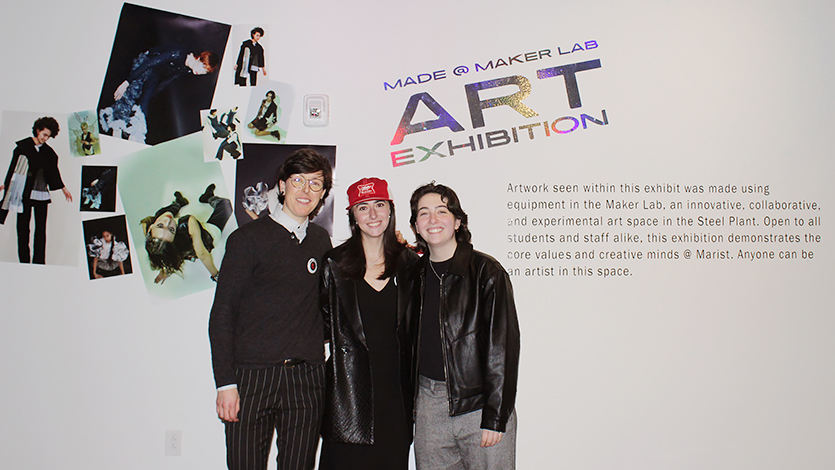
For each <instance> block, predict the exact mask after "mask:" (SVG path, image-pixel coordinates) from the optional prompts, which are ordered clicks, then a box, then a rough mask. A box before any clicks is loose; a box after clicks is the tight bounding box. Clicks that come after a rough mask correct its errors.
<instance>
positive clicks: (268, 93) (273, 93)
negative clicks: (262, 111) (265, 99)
mask: <svg viewBox="0 0 835 470" xmlns="http://www.w3.org/2000/svg"><path fill="white" fill-rule="evenodd" d="M267 95H273V97H272V98H270V99H271V100H273V101H275V92H274V91H272V90H270V91H268V92H267V93H266V94H265V95H264V96H267Z"/></svg>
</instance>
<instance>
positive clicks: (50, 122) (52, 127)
mask: <svg viewBox="0 0 835 470" xmlns="http://www.w3.org/2000/svg"><path fill="white" fill-rule="evenodd" d="M42 129H49V131H50V132H51V133H52V135H51V137H52V138H55V136H57V135H58V131H59V130H61V128H60V127H58V121H56V120H55V118H53V117H49V116H44V117H41V118H38V119H36V120H35V124H34V125H32V135H33V136H35V137H37V136H38V132H40V131H41V130H42Z"/></svg>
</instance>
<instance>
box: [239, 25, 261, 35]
mask: <svg viewBox="0 0 835 470" xmlns="http://www.w3.org/2000/svg"><path fill="white" fill-rule="evenodd" d="M255 33H258V34H260V35H261V37H264V30H263V28H261V27H260V26H256V27H254V28H252V31H250V32H249V37H251V38H252V37H255ZM238 37H240V36H238Z"/></svg>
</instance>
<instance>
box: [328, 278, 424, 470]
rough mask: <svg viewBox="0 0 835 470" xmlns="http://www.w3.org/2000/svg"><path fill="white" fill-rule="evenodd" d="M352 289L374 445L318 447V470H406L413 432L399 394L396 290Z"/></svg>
mask: <svg viewBox="0 0 835 470" xmlns="http://www.w3.org/2000/svg"><path fill="white" fill-rule="evenodd" d="M356 284H357V300H358V301H359V307H360V317H361V319H362V327H363V330H364V331H365V339H366V342H367V343H368V355H369V359H370V361H371V382H372V384H373V387H374V389H373V390H374V444H372V445H363V444H345V443H341V442H333V441H327V440H325V441H322V454H321V459H320V462H319V470H352V469H361V470H408V468H409V442H410V435H411V429H409V424H408V422H407V419H406V411H405V410H404V409H403V398H402V394H401V392H400V353H399V347H398V343H397V335H396V328H397V314H396V312H397V286H395V285H394V281H393V280H391V279H390V280H389V282H388V284H386V286H385V287H384V288H383V290H381V291H380V292H377V291H376V290H374V288H373V287H371V286H370V285H368V283H367V282H365V281H359V282H357V283H356Z"/></svg>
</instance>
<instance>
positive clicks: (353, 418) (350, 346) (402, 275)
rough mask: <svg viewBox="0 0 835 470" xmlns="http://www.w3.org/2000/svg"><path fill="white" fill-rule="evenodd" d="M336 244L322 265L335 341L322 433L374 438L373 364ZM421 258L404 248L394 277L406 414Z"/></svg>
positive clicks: (328, 326)
mask: <svg viewBox="0 0 835 470" xmlns="http://www.w3.org/2000/svg"><path fill="white" fill-rule="evenodd" d="M337 250H339V247H337V248H336V249H334V250H333V251H331V252H329V253H328V255H327V256H326V257H325V261H324V263H323V266H324V268H323V270H322V286H321V298H320V302H321V307H322V315H323V316H324V320H325V338H326V339H327V340H329V341H330V353H331V355H330V357H329V358H328V361H327V363H326V365H325V374H326V380H327V386H326V387H325V411H324V413H323V419H322V430H321V433H322V437H323V438H324V439H328V440H332V441H336V442H346V443H351V444H373V443H374V429H373V424H374V408H373V404H374V400H373V393H374V391H373V389H372V382H371V374H372V370H371V363H370V360H369V357H368V345H367V344H366V341H365V333H364V330H363V326H362V319H361V317H360V311H359V302H358V300H357V285H356V282H357V281H354V280H351V279H345V277H344V276H343V275H342V273H341V272H340V269H339V267H338V265H337V263H336V262H335V261H334V260H333V258H332V257H331V256H332V255H333V253H334V251H337ZM417 260H418V255H416V254H415V253H414V252H413V251H412V250H409V249H405V250H403V252H402V254H401V256H400V261H399V265H398V270H397V274H396V275H395V278H394V279H392V281H394V282H395V283H396V285H397V336H398V342H399V344H400V350H401V351H400V358H401V359H400V370H401V374H400V375H401V384H400V387H401V391H402V392H403V406H404V408H403V409H404V411H405V414H406V415H405V417H404V419H406V420H411V418H412V408H413V406H412V403H413V402H412V400H413V398H414V397H413V390H414V384H413V383H412V376H411V374H410V373H409V370H410V369H409V368H410V365H411V363H412V357H411V347H410V346H411V342H410V340H409V338H408V337H407V336H406V332H405V328H404V327H403V326H404V323H403V318H404V314H405V312H406V307H407V305H408V302H409V298H410V296H411V291H412V284H411V283H410V282H409V277H410V276H409V275H410V272H411V271H412V270H413V268H414V264H415V262H417ZM390 282H391V281H390ZM409 425H410V426H411V421H409ZM410 442H411V435H410ZM406 444H408V442H407V443H406Z"/></svg>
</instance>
